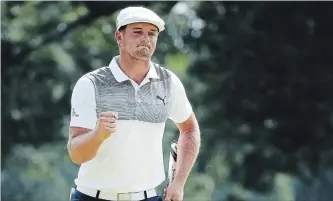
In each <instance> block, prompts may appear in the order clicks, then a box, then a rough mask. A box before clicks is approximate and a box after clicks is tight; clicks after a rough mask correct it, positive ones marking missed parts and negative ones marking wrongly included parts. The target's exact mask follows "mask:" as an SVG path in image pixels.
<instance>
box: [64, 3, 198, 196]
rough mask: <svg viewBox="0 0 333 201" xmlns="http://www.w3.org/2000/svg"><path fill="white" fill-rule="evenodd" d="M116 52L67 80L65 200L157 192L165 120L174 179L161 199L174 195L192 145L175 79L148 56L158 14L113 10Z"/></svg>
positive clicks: (192, 125)
mask: <svg viewBox="0 0 333 201" xmlns="http://www.w3.org/2000/svg"><path fill="white" fill-rule="evenodd" d="M116 25H117V29H116V31H115V38H116V41H117V43H118V46H119V55H116V56H114V57H113V58H112V60H111V62H110V64H109V65H108V66H105V67H99V68H98V69H96V70H94V71H92V72H88V73H87V74H85V75H83V76H82V77H80V79H79V80H78V81H77V82H76V83H75V86H74V89H73V92H72V98H71V119H70V128H69V139H68V151H69V155H70V158H71V160H72V161H73V162H74V163H76V164H78V165H80V169H79V172H78V176H77V178H76V179H75V180H74V182H75V190H74V191H73V193H72V196H71V200H72V201H97V200H112V201H115V200H128V201H129V200H133V201H139V200H145V201H158V200H162V197H161V195H159V194H158V193H157V192H156V190H155V188H156V187H157V186H158V185H160V184H161V183H162V182H163V181H164V180H165V171H164V164H163V153H162V137H163V133H164V129H165V123H166V121H167V120H168V119H170V120H172V121H173V122H174V123H175V124H176V126H177V127H178V129H179V133H180V135H179V139H178V145H177V151H178V158H177V170H176V175H175V179H174V181H173V182H172V183H170V184H169V186H168V187H167V188H166V197H165V200H173V201H178V200H179V201H180V200H183V196H184V185H185V182H186V180H187V178H188V176H189V173H190V171H191V169H192V167H193V164H194V163H195V160H196V158H197V155H198V153H199V146H200V131H199V126H198V122H197V120H196V118H195V115H194V113H193V111H192V106H191V104H190V103H189V101H188V98H187V96H186V92H185V89H184V87H183V84H182V82H181V81H180V79H179V78H178V77H177V76H176V75H175V74H174V73H173V72H171V71H170V70H168V69H166V68H164V67H162V66H161V65H159V64H157V63H154V62H152V60H151V57H152V55H153V53H154V51H155V49H156V44H157V39H158V36H159V34H160V33H161V32H162V31H163V30H164V29H165V28H164V25H165V24H164V21H163V20H162V19H161V18H160V17H159V16H158V15H156V14H155V13H154V12H153V11H151V10H149V9H147V8H143V7H127V8H125V9H123V10H121V11H120V13H119V15H118V16H117V24H116Z"/></svg>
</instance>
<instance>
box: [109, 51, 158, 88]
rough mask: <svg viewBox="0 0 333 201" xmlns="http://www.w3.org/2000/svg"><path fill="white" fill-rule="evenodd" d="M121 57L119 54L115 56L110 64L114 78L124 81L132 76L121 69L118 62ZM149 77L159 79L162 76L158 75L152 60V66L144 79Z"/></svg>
mask: <svg viewBox="0 0 333 201" xmlns="http://www.w3.org/2000/svg"><path fill="white" fill-rule="evenodd" d="M118 58H119V55H118V56H115V57H113V59H112V60H111V62H110V64H109V68H110V70H111V72H112V74H113V76H114V78H115V79H116V80H117V81H118V82H123V81H126V80H130V78H129V77H128V76H127V75H126V74H125V73H124V72H123V71H122V70H121V68H120V67H119V65H118V63H117V61H116V60H117V59H118ZM149 78H153V79H159V78H160V77H159V76H158V75H157V72H156V69H155V67H154V65H153V63H152V62H150V68H149V71H148V73H147V75H146V77H145V78H144V79H149Z"/></svg>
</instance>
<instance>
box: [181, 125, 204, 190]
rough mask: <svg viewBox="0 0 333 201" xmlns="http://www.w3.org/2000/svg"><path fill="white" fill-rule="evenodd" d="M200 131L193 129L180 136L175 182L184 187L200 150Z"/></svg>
mask: <svg viewBox="0 0 333 201" xmlns="http://www.w3.org/2000/svg"><path fill="white" fill-rule="evenodd" d="M200 141H201V139H200V131H199V129H198V128H197V129H193V130H191V131H186V132H183V133H181V134H180V136H179V140H178V144H177V166H176V175H175V182H178V183H180V184H181V185H182V186H184V185H185V182H186V180H187V178H188V176H189V174H190V172H191V170H192V167H193V165H194V163H195V161H196V159H197V156H198V154H199V149H200Z"/></svg>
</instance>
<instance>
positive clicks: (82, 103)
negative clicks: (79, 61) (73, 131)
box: [70, 76, 97, 129]
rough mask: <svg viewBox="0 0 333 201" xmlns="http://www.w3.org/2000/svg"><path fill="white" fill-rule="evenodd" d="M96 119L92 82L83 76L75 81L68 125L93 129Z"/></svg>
mask: <svg viewBox="0 0 333 201" xmlns="http://www.w3.org/2000/svg"><path fill="white" fill-rule="evenodd" d="M96 121H97V115H96V102H95V88H94V84H93V83H92V81H91V80H90V79H88V78H87V77H84V76H83V77H81V78H80V79H79V80H78V81H77V82H76V84H75V86H74V89H73V92H72V98H71V120H70V126H75V127H82V128H88V129H94V128H95V125H96Z"/></svg>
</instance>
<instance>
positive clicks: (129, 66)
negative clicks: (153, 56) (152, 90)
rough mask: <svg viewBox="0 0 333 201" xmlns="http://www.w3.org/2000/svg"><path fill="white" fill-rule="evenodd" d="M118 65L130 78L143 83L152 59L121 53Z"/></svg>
mask: <svg viewBox="0 0 333 201" xmlns="http://www.w3.org/2000/svg"><path fill="white" fill-rule="evenodd" d="M118 65H119V67H120V68H121V70H122V71H123V72H124V73H125V74H126V75H127V76H128V77H129V78H131V79H132V80H133V81H135V82H136V83H137V84H141V82H142V81H143V79H144V78H145V77H146V75H147V73H148V71H149V68H150V60H138V59H135V58H133V57H130V56H129V55H127V54H121V56H119V61H118Z"/></svg>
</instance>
